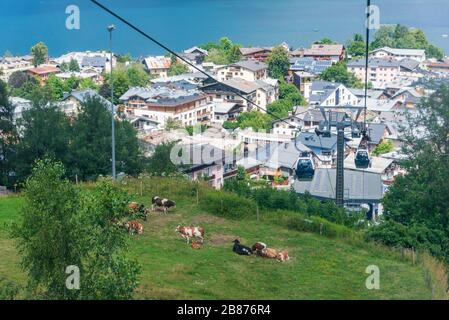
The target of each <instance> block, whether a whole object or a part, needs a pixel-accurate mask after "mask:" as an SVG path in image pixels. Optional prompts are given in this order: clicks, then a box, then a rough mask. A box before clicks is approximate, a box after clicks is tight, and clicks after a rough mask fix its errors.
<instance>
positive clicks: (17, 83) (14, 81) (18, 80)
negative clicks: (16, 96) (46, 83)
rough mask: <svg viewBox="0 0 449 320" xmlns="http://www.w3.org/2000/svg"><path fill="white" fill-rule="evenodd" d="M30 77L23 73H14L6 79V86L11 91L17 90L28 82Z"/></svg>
mask: <svg viewBox="0 0 449 320" xmlns="http://www.w3.org/2000/svg"><path fill="white" fill-rule="evenodd" d="M29 78H30V77H29V76H28V75H27V74H26V73H25V72H23V71H14V72H13V73H12V74H11V75H10V76H9V79H8V85H9V86H10V87H11V88H13V89H18V88H20V87H22V86H23V85H24V83H25V82H27V81H28V79H29Z"/></svg>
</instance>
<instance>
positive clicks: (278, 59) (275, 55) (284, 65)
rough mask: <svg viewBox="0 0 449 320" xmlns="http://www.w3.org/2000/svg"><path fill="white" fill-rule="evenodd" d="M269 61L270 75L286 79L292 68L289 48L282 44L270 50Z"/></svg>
mask: <svg viewBox="0 0 449 320" xmlns="http://www.w3.org/2000/svg"><path fill="white" fill-rule="evenodd" d="M267 62H268V74H269V76H270V77H272V78H275V79H284V77H285V76H286V75H287V72H288V70H289V69H290V61H289V59H288V52H287V50H285V48H284V47H282V46H279V47H276V48H274V49H273V50H272V51H271V52H270V54H269V56H268V59H267Z"/></svg>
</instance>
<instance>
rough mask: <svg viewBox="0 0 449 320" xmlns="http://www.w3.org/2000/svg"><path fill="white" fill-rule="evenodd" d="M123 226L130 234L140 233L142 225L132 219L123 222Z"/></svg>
mask: <svg viewBox="0 0 449 320" xmlns="http://www.w3.org/2000/svg"><path fill="white" fill-rule="evenodd" d="M125 228H126V230H128V232H129V233H130V234H135V233H137V234H142V233H143V225H142V224H141V223H139V222H138V221H135V220H132V221H128V222H126V223H125Z"/></svg>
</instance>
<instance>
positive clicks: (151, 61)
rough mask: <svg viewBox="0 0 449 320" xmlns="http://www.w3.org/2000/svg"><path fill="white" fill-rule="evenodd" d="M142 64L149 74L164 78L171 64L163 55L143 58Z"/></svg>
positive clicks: (168, 58)
mask: <svg viewBox="0 0 449 320" xmlns="http://www.w3.org/2000/svg"><path fill="white" fill-rule="evenodd" d="M143 64H144V66H145V68H146V70H147V71H148V73H149V74H150V75H152V76H156V77H162V78H166V77H168V70H169V69H170V66H171V59H170V57H165V56H155V57H148V58H145V59H144V60H143Z"/></svg>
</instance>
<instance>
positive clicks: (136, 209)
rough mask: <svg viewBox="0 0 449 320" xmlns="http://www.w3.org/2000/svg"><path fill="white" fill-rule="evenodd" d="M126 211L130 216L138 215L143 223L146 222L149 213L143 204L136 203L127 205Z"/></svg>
mask: <svg viewBox="0 0 449 320" xmlns="http://www.w3.org/2000/svg"><path fill="white" fill-rule="evenodd" d="M128 210H129V211H130V213H131V214H138V215H139V217H141V218H142V219H143V220H145V221H147V217H148V215H149V213H150V212H149V210H148V209H147V208H145V206H144V205H143V204H138V203H137V202H130V203H129V204H128Z"/></svg>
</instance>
